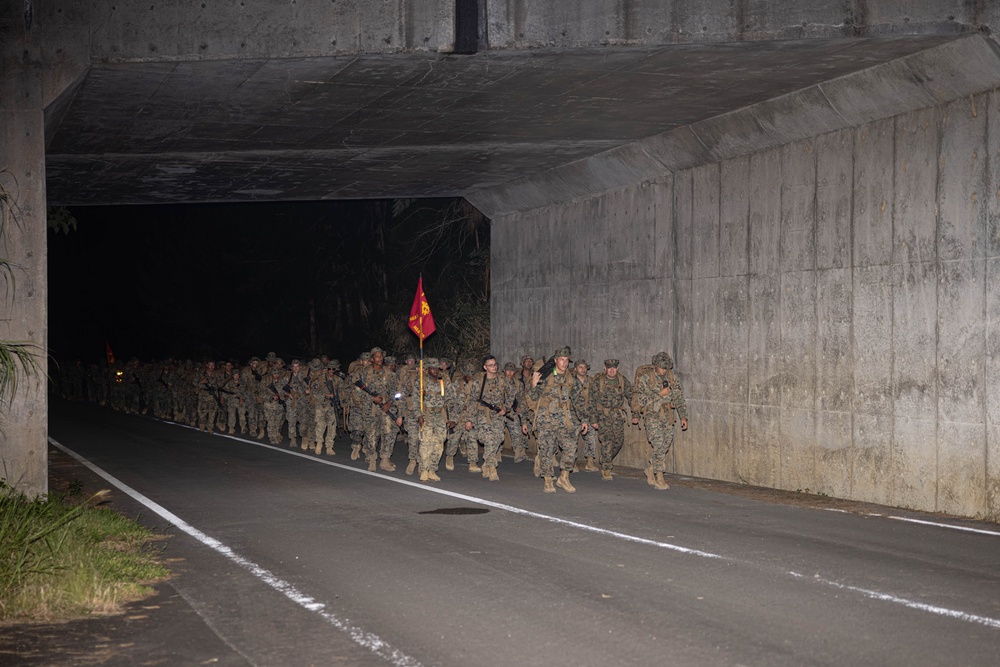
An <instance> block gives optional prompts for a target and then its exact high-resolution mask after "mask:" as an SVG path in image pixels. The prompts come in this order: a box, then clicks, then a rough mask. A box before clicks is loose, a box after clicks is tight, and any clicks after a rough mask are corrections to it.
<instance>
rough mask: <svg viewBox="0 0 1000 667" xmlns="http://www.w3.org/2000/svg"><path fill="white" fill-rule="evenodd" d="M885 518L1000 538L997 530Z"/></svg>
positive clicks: (904, 518)
mask: <svg viewBox="0 0 1000 667" xmlns="http://www.w3.org/2000/svg"><path fill="white" fill-rule="evenodd" d="M885 518H887V519H892V520H893V521H907V522H909V523H920V524H923V525H925V526H935V527H937V528H948V529H951V530H964V531H965V532H967V533H979V534H980V535H992V536H993V537H1000V532H998V531H995V530H984V529H982V528H969V527H968V526H955V525H952V524H950V523H938V522H937V521H924V520H923V519H911V518H910V517H905V516H890V515H885Z"/></svg>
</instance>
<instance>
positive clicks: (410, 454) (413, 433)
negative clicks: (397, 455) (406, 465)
mask: <svg viewBox="0 0 1000 667" xmlns="http://www.w3.org/2000/svg"><path fill="white" fill-rule="evenodd" d="M419 430H420V424H418V423H417V418H416V417H404V418H403V434H404V435H405V436H406V458H407V460H409V461H420V436H419V435H418V434H417V431H419ZM447 432H448V430H447V428H446V429H445V433H446V434H447Z"/></svg>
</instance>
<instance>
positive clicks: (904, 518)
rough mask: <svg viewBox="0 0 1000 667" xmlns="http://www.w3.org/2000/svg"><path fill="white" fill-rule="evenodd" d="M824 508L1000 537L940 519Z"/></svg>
mask: <svg viewBox="0 0 1000 667" xmlns="http://www.w3.org/2000/svg"><path fill="white" fill-rule="evenodd" d="M823 509H824V510H825V511H827V512H839V513H841V514H858V515H859V516H870V517H879V518H883V519H892V520H893V521H906V522H907V523H919V524H922V525H924V526H934V527H935V528H947V529H949V530H961V531H965V532H967V533H978V534H980V535H991V536H993V537H1000V531H996V530H986V529H985V528H969V527H968V526H956V525H955V524H953V523H941V522H940V521H927V520H925V519H914V518H912V517H908V516H893V515H892V514H880V513H877V512H848V511H847V510H842V509H837V508H835V507H824V508H823Z"/></svg>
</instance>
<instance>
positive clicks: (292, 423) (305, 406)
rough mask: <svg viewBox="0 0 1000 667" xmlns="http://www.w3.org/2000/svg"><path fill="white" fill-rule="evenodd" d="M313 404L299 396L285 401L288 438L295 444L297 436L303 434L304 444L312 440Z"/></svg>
mask: <svg viewBox="0 0 1000 667" xmlns="http://www.w3.org/2000/svg"><path fill="white" fill-rule="evenodd" d="M312 413H313V406H312V405H310V404H309V401H307V400H306V399H305V398H302V397H297V398H294V399H290V400H287V401H285V420H286V421H287V422H288V439H289V440H291V441H292V444H295V438H296V437H299V436H301V437H302V444H305V443H306V442H307V441H309V440H312V438H313V435H314V431H315V429H314V427H313V423H312V421H313V414H312Z"/></svg>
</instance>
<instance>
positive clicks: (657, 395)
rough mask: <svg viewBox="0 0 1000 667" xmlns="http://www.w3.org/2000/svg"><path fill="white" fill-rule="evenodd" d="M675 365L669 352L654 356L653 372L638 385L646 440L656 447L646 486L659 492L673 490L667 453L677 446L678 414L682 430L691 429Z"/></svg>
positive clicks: (647, 472)
mask: <svg viewBox="0 0 1000 667" xmlns="http://www.w3.org/2000/svg"><path fill="white" fill-rule="evenodd" d="M673 367H674V362H673V360H672V359H671V358H670V355H669V354H667V353H666V352H659V353H657V354H656V355H655V356H653V369H652V371H649V372H646V373H643V374H642V376H640V377H639V378H638V379H637V380H636V383H635V395H636V402H637V404H638V406H639V409H640V410H641V411H642V414H643V416H644V418H645V422H646V437H647V438H648V439H649V444H650V445H652V447H653V457H652V459H651V460H650V462H649V465H647V466H646V482H647V483H648V484H649V485H650V486H653V487H655V488H657V489H659V490H661V491H662V490H665V489H669V488H670V487H669V486H668V485H667V483H666V481H665V480H664V479H663V474H664V473H665V472H666V471H667V453H668V452H669V451H670V447H671V445H673V444H674V422H675V419H674V410H676V411H677V416H678V417H680V420H681V430H682V431H686V430H687V427H688V420H687V403H686V402H685V400H684V389H683V388H682V387H681V383H680V381H679V380H678V379H677V376H676V375H674V371H673Z"/></svg>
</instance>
